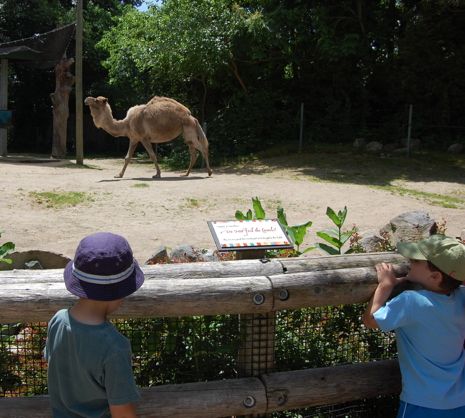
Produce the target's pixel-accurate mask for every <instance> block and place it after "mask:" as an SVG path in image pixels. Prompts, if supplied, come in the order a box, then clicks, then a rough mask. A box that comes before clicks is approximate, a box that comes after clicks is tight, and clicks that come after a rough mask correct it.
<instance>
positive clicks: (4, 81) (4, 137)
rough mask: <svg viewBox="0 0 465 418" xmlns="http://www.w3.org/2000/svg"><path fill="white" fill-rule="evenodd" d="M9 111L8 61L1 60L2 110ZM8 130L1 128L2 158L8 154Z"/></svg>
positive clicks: (0, 144) (0, 92)
mask: <svg viewBox="0 0 465 418" xmlns="http://www.w3.org/2000/svg"><path fill="white" fill-rule="evenodd" d="M7 109H8V60H7V59H1V60H0V110H7ZM7 141H8V130H7V129H6V128H0V156H3V157H6V154H7Z"/></svg>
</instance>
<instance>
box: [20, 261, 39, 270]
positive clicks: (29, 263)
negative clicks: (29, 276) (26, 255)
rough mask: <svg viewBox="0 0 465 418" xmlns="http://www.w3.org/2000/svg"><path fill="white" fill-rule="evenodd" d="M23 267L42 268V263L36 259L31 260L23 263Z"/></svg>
mask: <svg viewBox="0 0 465 418" xmlns="http://www.w3.org/2000/svg"><path fill="white" fill-rule="evenodd" d="M24 268H25V269H26V270H43V269H44V268H43V267H42V264H40V263H39V261H37V260H31V261H27V262H26V263H24Z"/></svg>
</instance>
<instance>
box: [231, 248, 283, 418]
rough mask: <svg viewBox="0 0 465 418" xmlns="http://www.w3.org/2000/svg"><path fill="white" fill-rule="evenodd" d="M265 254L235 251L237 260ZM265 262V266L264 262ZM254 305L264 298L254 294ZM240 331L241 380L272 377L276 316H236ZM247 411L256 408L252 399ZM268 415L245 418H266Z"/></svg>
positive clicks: (262, 251)
mask: <svg viewBox="0 0 465 418" xmlns="http://www.w3.org/2000/svg"><path fill="white" fill-rule="evenodd" d="M265 253H266V251H265V250H242V251H236V258H237V259H239V260H245V259H263V260H264V261H265V260H266V261H268V260H267V259H266V258H265ZM266 261H265V262H266ZM253 301H254V303H255V304H256V305H261V304H262V303H263V302H265V296H264V295H262V294H260V293H256V294H255V295H254V296H253ZM239 327H240V329H239V331H240V335H241V345H240V347H239V352H238V359H237V366H238V371H239V376H240V377H256V376H259V375H261V374H264V373H271V372H272V371H273V370H274V366H275V356H274V350H275V335H276V313H275V312H268V313H264V314H242V315H239ZM246 401H247V402H249V403H250V404H249V405H246V406H249V407H253V406H254V405H255V402H256V400H255V399H253V397H252V396H250V397H248V398H247V399H246ZM266 416H268V415H267V414H252V415H244V417H266Z"/></svg>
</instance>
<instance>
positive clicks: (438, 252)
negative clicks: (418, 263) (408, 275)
mask: <svg viewBox="0 0 465 418" xmlns="http://www.w3.org/2000/svg"><path fill="white" fill-rule="evenodd" d="M397 251H398V252H399V253H400V254H402V255H403V256H404V257H407V258H409V259H410V260H427V261H429V262H431V263H432V264H434V265H435V266H436V267H437V268H438V269H439V270H441V271H442V272H443V273H445V274H447V275H449V276H450V277H452V278H454V279H456V280H460V281H462V282H464V281H465V245H464V244H462V243H461V242H459V241H458V240H456V239H455V238H451V237H446V236H445V235H431V236H430V237H428V238H426V239H424V240H422V241H418V242H401V243H398V244H397Z"/></svg>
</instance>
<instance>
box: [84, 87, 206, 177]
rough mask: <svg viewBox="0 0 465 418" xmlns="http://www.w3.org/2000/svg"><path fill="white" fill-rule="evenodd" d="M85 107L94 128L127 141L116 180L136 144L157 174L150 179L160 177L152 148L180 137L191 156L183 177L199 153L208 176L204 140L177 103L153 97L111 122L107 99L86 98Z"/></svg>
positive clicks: (185, 109) (126, 164)
mask: <svg viewBox="0 0 465 418" xmlns="http://www.w3.org/2000/svg"><path fill="white" fill-rule="evenodd" d="M84 103H85V104H86V105H87V106H89V108H90V113H91V114H92V119H93V120H94V124H95V126H96V127H97V128H102V129H103V130H105V131H106V132H108V133H109V134H110V135H113V136H115V137H118V136H126V137H128V138H129V149H128V153H127V154H126V157H125V158H124V166H123V169H122V170H121V172H120V173H119V174H118V175H116V176H115V177H116V178H121V177H123V175H124V172H125V171H126V167H127V166H128V164H129V162H130V161H131V158H132V156H133V155H134V151H135V149H136V147H137V144H138V143H139V142H140V143H141V144H142V145H143V146H144V148H145V149H146V150H147V152H148V154H149V157H150V159H151V160H152V161H153V162H154V164H155V168H156V170H157V174H156V175H154V176H153V177H154V178H155V177H160V167H159V166H158V162H157V156H156V154H155V152H154V150H153V147H152V144H162V143H165V142H170V141H172V140H173V139H175V138H177V137H178V136H179V135H181V134H182V135H183V136H184V142H185V143H186V145H187V146H188V147H189V154H190V163H189V168H188V169H187V172H186V174H185V175H186V176H188V175H189V173H190V172H191V170H192V167H193V166H194V164H195V162H196V160H197V157H198V152H197V150H198V151H200V152H201V153H202V156H203V158H204V160H205V165H206V167H207V172H208V175H209V176H211V174H212V170H211V168H210V164H209V162H208V140H207V137H206V136H205V133H204V132H203V130H202V128H201V126H200V124H199V122H198V120H197V119H196V118H194V117H193V116H192V115H191V112H190V110H189V109H188V108H187V107H185V106H183V105H182V104H181V103H179V102H177V101H176V100H174V99H170V98H168V97H158V96H155V97H153V98H152V99H151V100H150V101H149V102H148V103H147V104H143V105H138V106H134V107H131V108H130V109H129V110H128V112H127V114H126V117H125V118H124V119H122V120H115V119H114V118H113V114H112V111H111V107H110V105H109V104H108V99H107V98H105V97H102V96H99V97H87V98H86V99H85V100H84Z"/></svg>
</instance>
